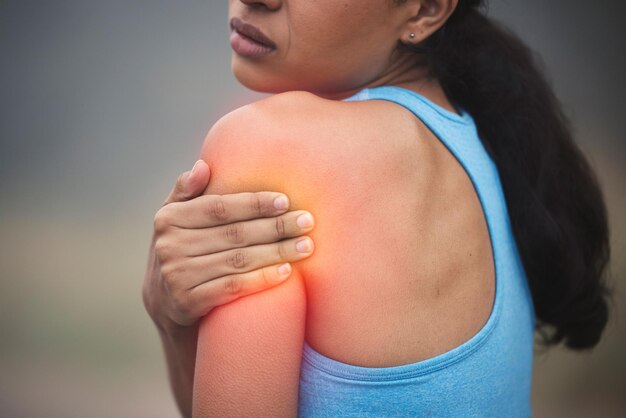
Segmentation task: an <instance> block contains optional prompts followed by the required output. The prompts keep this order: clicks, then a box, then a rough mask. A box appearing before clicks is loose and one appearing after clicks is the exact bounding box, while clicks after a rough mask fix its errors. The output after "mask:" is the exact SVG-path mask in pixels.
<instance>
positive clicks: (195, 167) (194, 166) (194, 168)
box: [190, 160, 202, 175]
mask: <svg viewBox="0 0 626 418" xmlns="http://www.w3.org/2000/svg"><path fill="white" fill-rule="evenodd" d="M200 161H202V160H198V161H196V163H195V164H194V165H193V168H192V169H191V174H190V175H193V174H194V173H195V172H196V169H197V168H198V164H200Z"/></svg>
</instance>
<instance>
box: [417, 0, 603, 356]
mask: <svg viewBox="0 0 626 418" xmlns="http://www.w3.org/2000/svg"><path fill="white" fill-rule="evenodd" d="M481 4H482V1H480V0H459V3H458V7H457V9H456V10H455V12H454V13H453V14H452V16H451V17H450V18H449V20H448V21H447V22H446V24H445V25H444V26H443V27H442V28H441V29H439V31H437V32H436V33H435V34H433V35H432V36H431V37H429V38H428V39H427V40H426V41H424V42H423V43H422V45H421V50H422V52H425V53H426V58H427V62H428V65H429V68H430V71H431V74H432V75H433V76H434V77H436V78H437V79H438V80H439V82H440V84H441V85H442V87H443V89H444V91H445V93H446V94H447V96H448V98H449V99H450V100H451V102H452V103H453V104H455V105H458V106H459V107H461V108H463V109H464V110H466V111H467V112H468V113H469V114H470V115H472V117H473V118H474V120H475V121H476V125H477V128H478V132H479V135H480V138H481V140H482V142H483V144H484V146H485V148H486V149H487V151H488V152H489V154H490V155H491V157H492V158H493V160H494V162H495V164H496V166H497V167H498V172H499V175H500V178H501V181H502V186H503V190H504V195H505V198H506V202H507V207H508V212H509V217H510V220H511V226H512V229H513V233H514V235H515V240H516V243H517V247H518V249H519V253H520V256H521V259H522V262H523V266H524V270H525V272H526V276H527V278H528V282H529V287H530V290H531V293H532V297H533V302H534V305H535V313H536V316H537V331H539V335H541V336H542V337H543V342H544V344H545V345H551V344H557V343H559V342H561V341H564V343H565V345H566V346H567V347H569V348H572V349H584V348H590V347H592V346H594V345H596V344H597V343H598V341H599V339H600V336H601V335H602V331H603V330H604V328H605V325H606V323H607V320H608V306H607V298H608V294H609V292H608V289H607V285H606V283H605V278H604V272H605V268H606V266H607V263H608V260H609V256H610V248H609V230H608V225H607V210H606V207H605V203H604V200H603V195H602V191H601V189H600V186H599V184H598V181H597V179H596V177H595V174H594V172H593V170H592V169H591V167H590V165H589V163H588V162H587V160H586V159H585V157H584V155H583V153H582V152H581V150H580V149H579V148H578V146H577V145H576V143H575V142H574V141H573V139H572V135H571V133H570V127H569V122H568V121H567V119H566V117H565V115H564V114H563V111H562V109H561V106H560V103H559V102H558V99H557V98H556V97H555V95H554V93H553V91H552V89H551V87H550V85H549V84H548V82H547V81H546V79H545V77H544V76H543V74H542V72H541V71H539V69H538V68H537V66H536V64H535V60H534V57H533V53H532V52H531V51H530V50H529V48H528V47H527V46H525V45H524V44H523V42H522V41H521V40H520V39H519V38H517V37H516V36H515V35H514V34H512V33H511V32H509V31H508V30H507V29H505V28H504V27H502V26H501V25H499V24H498V23H496V22H494V21H492V20H490V19H489V18H487V17H486V16H485V15H484V14H483V13H481V12H480V11H479V6H481Z"/></svg>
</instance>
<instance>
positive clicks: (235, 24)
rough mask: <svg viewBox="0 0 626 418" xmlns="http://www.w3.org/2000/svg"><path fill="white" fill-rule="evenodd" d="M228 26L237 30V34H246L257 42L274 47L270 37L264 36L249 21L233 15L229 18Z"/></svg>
mask: <svg viewBox="0 0 626 418" xmlns="http://www.w3.org/2000/svg"><path fill="white" fill-rule="evenodd" d="M230 27H231V28H232V29H233V30H235V31H237V32H238V33H239V34H241V35H243V36H246V37H248V38H250V39H252V40H253V41H255V42H258V43H260V44H261V45H265V46H267V47H269V48H272V49H276V44H275V43H274V42H273V41H272V40H271V39H270V38H268V37H267V36H265V34H264V33H263V32H261V30H260V29H259V28H257V27H256V26H253V25H251V24H249V23H246V22H244V21H243V20H241V19H239V18H238V17H233V18H232V19H231V20H230Z"/></svg>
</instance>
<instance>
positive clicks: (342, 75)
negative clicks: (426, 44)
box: [228, 0, 414, 97]
mask: <svg viewBox="0 0 626 418" xmlns="http://www.w3.org/2000/svg"><path fill="white" fill-rule="evenodd" d="M410 13H411V10H410V8H409V7H406V6H403V5H396V4H395V3H394V2H393V1H392V0H262V1H251V0H229V16H228V20H229V23H230V22H231V19H233V18H238V19H240V20H241V21H244V22H246V23H249V24H251V25H254V26H256V27H257V28H258V29H260V30H261V32H263V34H265V35H266V36H267V37H268V38H269V39H270V40H271V41H273V43H274V44H275V45H276V48H275V49H274V50H273V51H272V52H270V53H269V54H265V55H262V56H252V57H251V56H246V55H245V54H241V53H238V52H236V49H237V46H236V45H233V47H234V49H233V55H232V70H233V73H234V75H235V77H236V78H237V79H238V80H239V82H241V83H242V84H243V85H245V86H246V87H248V88H250V89H252V90H256V91H261V92H268V93H279V92H283V91H288V90H306V91H310V92H314V93H317V94H320V95H326V96H329V97H333V96H341V95H342V93H344V92H350V91H352V90H355V89H359V88H362V87H363V86H366V85H369V84H372V83H376V81H377V80H385V81H388V80H386V79H389V78H390V75H391V74H393V73H395V72H397V71H398V63H399V61H398V58H397V57H398V54H395V53H394V50H395V49H396V46H397V43H398V41H400V40H405V39H406V37H407V36H408V31H407V29H406V28H407V20H409V18H410ZM231 30H232V29H231ZM235 37H236V39H235V40H233V39H234V38H231V44H232V42H235V43H238V42H239V43H240V42H242V41H241V39H240V38H237V35H236V34H235ZM405 61H406V60H405ZM412 65H414V62H413V64H412ZM344 95H345V94H344Z"/></svg>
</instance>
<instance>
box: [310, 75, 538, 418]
mask: <svg viewBox="0 0 626 418" xmlns="http://www.w3.org/2000/svg"><path fill="white" fill-rule="evenodd" d="M344 100H345V101H358V100H388V101H391V102H395V103H397V104H399V105H402V106H404V107H405V108H407V109H408V110H410V111H411V112H413V113H414V114H415V116H417V117H418V118H419V119H421V120H422V121H423V122H424V123H425V124H426V125H427V126H428V127H429V128H430V129H431V130H432V132H433V133H434V134H435V135H436V136H437V137H438V138H439V140H440V141H441V142H442V143H443V144H444V145H445V146H446V147H447V148H448V150H449V151H450V152H451V153H452V154H453V155H454V156H455V157H456V158H457V160H458V161H459V162H460V164H461V165H462V166H463V168H464V169H465V171H466V172H467V173H468V175H469V177H470V179H471V181H472V183H473V184H474V187H475V189H476V191H477V194H478V197H479V199H480V203H481V205H482V208H483V211H484V213H485V217H486V221H487V226H488V229H489V235H490V237H491V243H492V248H493V252H494V261H495V276H496V292H495V301H494V305H493V308H492V312H491V315H490V316H489V319H488V320H487V323H486V324H485V325H484V326H483V328H482V329H481V330H480V331H479V332H478V333H476V334H475V335H474V336H473V337H472V338H471V339H469V340H468V341H466V342H464V343H463V344H461V345H460V346H458V347H456V348H454V349H452V350H450V351H448V352H446V353H443V354H441V355H438V356H436V357H433V358H430V359H427V360H423V361H419V362H417V363H412V364H406V365H402V366H397V367H384V368H370V367H360V366H354V365H350V364H346V363H341V362H339V361H336V360H333V359H331V358H328V357H326V356H324V355H322V354H321V353H318V352H317V351H315V350H314V349H313V348H312V347H311V346H309V345H308V344H307V343H306V341H305V345H304V352H303V358H302V366H301V373H300V390H299V416H300V417H346V416H350V417H389V416H411V417H415V416H417V417H448V416H449V417H469V416H476V417H528V416H530V415H531V403H530V387H531V374H532V358H533V330H534V325H535V319H534V310H533V304H532V299H531V295H530V292H529V289H528V285H527V281H526V276H525V273H524V269H523V266H522V263H521V259H520V257H519V253H518V250H517V246H516V244H515V240H514V237H513V234H512V230H511V225H510V220H509V216H508V212H507V208H506V202H505V199H504V194H503V192H502V186H501V183H500V178H499V175H498V171H497V169H496V166H495V164H494V162H493V160H492V159H491V157H490V156H489V155H488V153H487V152H486V150H485V148H484V147H483V145H482V143H481V141H480V138H479V137H478V133H477V131H476V125H475V123H474V120H473V119H472V117H471V116H470V115H469V114H468V113H467V112H465V111H463V110H461V114H460V115H457V114H456V113H453V112H450V111H448V110H446V109H444V108H442V107H441V106H438V105H437V104H435V103H433V102H431V101H430V100H428V99H426V98H425V97H424V96H421V95H419V94H417V93H415V92H413V91H411V90H407V89H404V88H401V87H395V86H382V87H375V88H366V89H363V90H361V91H359V92H358V93H357V94H355V95H354V96H351V97H349V98H347V99H344ZM416 140H417V139H416Z"/></svg>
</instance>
